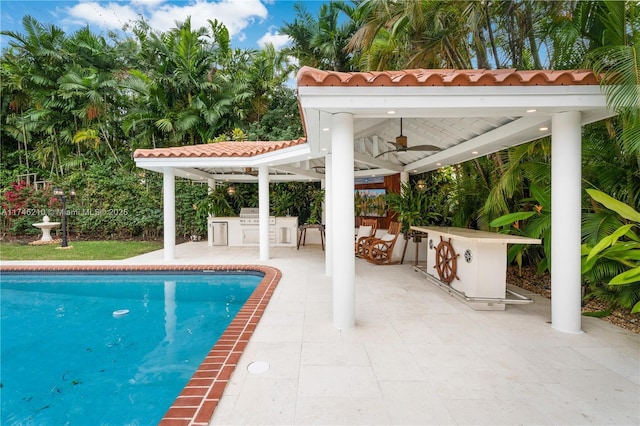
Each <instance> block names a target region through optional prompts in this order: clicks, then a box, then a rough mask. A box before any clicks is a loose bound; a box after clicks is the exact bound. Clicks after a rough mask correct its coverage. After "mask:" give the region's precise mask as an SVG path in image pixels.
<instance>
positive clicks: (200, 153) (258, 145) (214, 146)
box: [133, 138, 307, 158]
mask: <svg viewBox="0 0 640 426" xmlns="http://www.w3.org/2000/svg"><path fill="white" fill-rule="evenodd" d="M306 142H307V139H306V138H298V139H293V140H288V141H224V142H214V143H206V144H199V145H184V146H174V147H168V148H154V149H136V150H135V152H134V153H133V157H134V158H197V157H229V158H232V157H254V156H256V155H261V154H266V153H268V152H272V151H277V150H280V149H284V148H289V147H292V146H296V145H301V144H304V143H306Z"/></svg>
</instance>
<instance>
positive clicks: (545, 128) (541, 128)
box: [538, 127, 549, 132]
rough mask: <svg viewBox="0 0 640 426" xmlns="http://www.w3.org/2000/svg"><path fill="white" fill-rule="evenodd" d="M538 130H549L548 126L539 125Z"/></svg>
mask: <svg viewBox="0 0 640 426" xmlns="http://www.w3.org/2000/svg"><path fill="white" fill-rule="evenodd" d="M538 130H540V131H541V132H544V131H545V130H549V128H548V127H540V129H538Z"/></svg>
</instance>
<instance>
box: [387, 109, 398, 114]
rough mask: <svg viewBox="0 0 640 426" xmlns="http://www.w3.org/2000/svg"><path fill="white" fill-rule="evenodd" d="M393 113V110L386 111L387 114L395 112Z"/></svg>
mask: <svg viewBox="0 0 640 426" xmlns="http://www.w3.org/2000/svg"><path fill="white" fill-rule="evenodd" d="M395 113H396V111H394V110H390V111H387V114H395Z"/></svg>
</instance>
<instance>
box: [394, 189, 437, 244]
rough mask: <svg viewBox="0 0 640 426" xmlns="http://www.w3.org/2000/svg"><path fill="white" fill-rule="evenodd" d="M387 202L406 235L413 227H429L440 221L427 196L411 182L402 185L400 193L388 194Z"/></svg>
mask: <svg viewBox="0 0 640 426" xmlns="http://www.w3.org/2000/svg"><path fill="white" fill-rule="evenodd" d="M385 201H386V202H387V205H388V206H389V209H390V210H392V211H393V212H394V213H395V214H396V215H397V217H398V220H399V221H400V222H401V223H402V232H404V233H406V232H407V231H408V230H409V228H411V227H412V226H419V225H428V224H431V223H432V222H433V221H436V220H438V219H439V215H438V214H437V213H435V212H434V211H433V209H432V208H431V202H430V199H429V197H428V196H427V194H426V193H425V192H423V191H420V190H418V189H417V188H416V187H415V185H412V184H411V182H409V181H407V182H403V183H402V184H401V185H400V192H390V193H388V194H387V195H386V196H385Z"/></svg>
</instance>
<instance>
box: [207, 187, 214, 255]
mask: <svg viewBox="0 0 640 426" xmlns="http://www.w3.org/2000/svg"><path fill="white" fill-rule="evenodd" d="M215 190H216V180H215V179H212V178H208V179H207V194H212V193H213V192H214V191H215ZM211 217H213V215H211V214H210V215H209V216H208V217H207V246H209V247H213V226H212V225H211V224H210V223H209V220H208V219H209V218H211Z"/></svg>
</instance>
